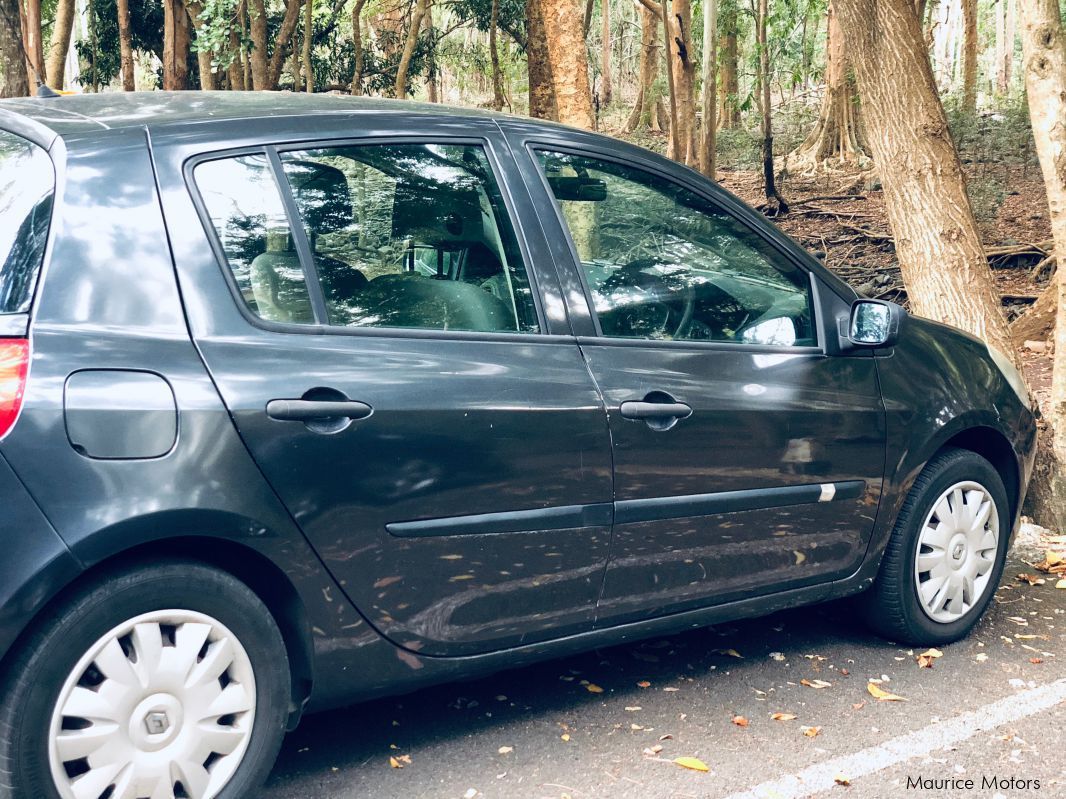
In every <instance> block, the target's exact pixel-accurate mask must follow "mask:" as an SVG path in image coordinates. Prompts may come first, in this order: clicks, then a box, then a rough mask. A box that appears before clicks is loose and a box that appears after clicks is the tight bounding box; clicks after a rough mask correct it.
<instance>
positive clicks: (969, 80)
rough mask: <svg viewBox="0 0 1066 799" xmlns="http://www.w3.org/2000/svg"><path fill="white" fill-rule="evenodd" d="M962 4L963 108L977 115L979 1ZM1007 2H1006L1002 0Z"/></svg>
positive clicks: (1001, 0) (964, 1)
mask: <svg viewBox="0 0 1066 799" xmlns="http://www.w3.org/2000/svg"><path fill="white" fill-rule="evenodd" d="M961 2H962V26H963V37H962V106H963V109H964V110H965V111H967V112H968V113H970V114H976V113H977V0H961ZM1000 2H1005V0H1000Z"/></svg>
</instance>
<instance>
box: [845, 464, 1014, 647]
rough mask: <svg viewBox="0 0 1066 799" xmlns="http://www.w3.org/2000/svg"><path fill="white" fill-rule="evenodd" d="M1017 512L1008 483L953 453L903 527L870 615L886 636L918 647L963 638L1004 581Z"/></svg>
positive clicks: (924, 479)
mask: <svg viewBox="0 0 1066 799" xmlns="http://www.w3.org/2000/svg"><path fill="white" fill-rule="evenodd" d="M1009 539H1010V512H1009V504H1008V501H1007V492H1006V490H1005V489H1004V487H1003V481H1002V480H1001V479H1000V476H999V474H998V473H997V472H996V470H995V469H994V468H993V467H992V465H991V464H990V463H989V462H988V461H986V460H985V459H984V458H982V457H981V456H980V455H977V454H975V453H973V452H970V451H968V450H958V449H953V450H947V451H945V452H943V453H941V454H939V455H937V456H936V457H935V458H934V459H933V460H931V461H930V462H929V463H928V464H927V465H926V467H925V468H924V469H923V470H922V473H921V474H920V475H919V476H918V479H917V480H916V481H915V483H914V486H913V487H912V488H911V492H910V494H909V495H908V497H907V500H906V501H905V502H904V504H903V508H902V509H901V511H900V514H899V517H898V519H897V521H896V526H895V529H894V530H893V532H892V538H891V539H890V541H889V544H888V547H887V548H886V550H885V554H884V557H883V558H882V561H881V570H880V573H879V574H878V577H877V581H876V582H875V583H874V586H873V588H872V589H871V590H870V591H869V592H868V593H867V594H866V595H864V597H863V600H862V608H863V611H864V615H865V617H866V619H867V621H868V623H869V624H870V626H871V627H873V628H874V629H875V630H876V631H877V632H878V633H880V634H882V635H884V636H885V637H887V638H891V639H893V640H896V641H901V642H905V643H909V644H916V645H933V644H944V643H949V642H951V641H955V640H958V639H959V638H962V637H963V636H965V635H966V634H967V633H969V632H970V630H971V629H972V628H973V626H974V625H975V624H977V621H978V620H979V619H980V617H981V614H982V613H984V611H985V608H987V607H988V604H989V602H991V601H992V597H993V595H994V594H995V591H996V587H997V586H998V585H999V580H1000V577H1001V576H1002V574H1003V564H1004V561H1005V560H1006V554H1007V546H1008V543H1009Z"/></svg>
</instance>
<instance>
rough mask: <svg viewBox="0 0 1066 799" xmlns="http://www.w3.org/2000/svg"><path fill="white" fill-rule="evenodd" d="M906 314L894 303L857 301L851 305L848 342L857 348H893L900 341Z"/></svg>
mask: <svg viewBox="0 0 1066 799" xmlns="http://www.w3.org/2000/svg"><path fill="white" fill-rule="evenodd" d="M906 314H907V312H906V311H904V310H903V308H901V307H900V306H899V305H896V304H895V303H894V302H886V301H884V300H866V299H860V300H855V302H853V303H852V304H851V319H850V320H849V322H848V336H847V338H848V341H850V342H851V343H852V344H853V345H854V346H856V347H891V346H892V345H894V344H895V343H896V341H897V340H898V339H899V330H900V326H901V324H902V323H903V319H904V317H905V316H906Z"/></svg>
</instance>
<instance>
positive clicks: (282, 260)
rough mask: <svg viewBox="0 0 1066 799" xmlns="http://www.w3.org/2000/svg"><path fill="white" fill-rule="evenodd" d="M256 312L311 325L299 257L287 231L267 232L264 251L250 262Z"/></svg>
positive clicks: (274, 319) (268, 318)
mask: <svg viewBox="0 0 1066 799" xmlns="http://www.w3.org/2000/svg"><path fill="white" fill-rule="evenodd" d="M250 269H251V275H250V278H251V284H252V296H253V297H254V299H255V309H256V313H257V314H258V315H259V317H260V318H261V319H265V320H266V321H268V322H288V323H290V324H314V322H315V314H314V311H313V310H312V308H311V300H310V298H309V297H308V294H307V284H306V283H305V282H304V272H303V267H302V266H301V264H300V257H299V256H298V255H297V254H296V251H295V249H294V248H293V246H292V236H291V235H289V232H288V231H287V230H286V231H274V232H270V233H267V250H266V252H264V253H261V254H260V255H257V256H256V257H255V259H254V260H253V261H252V263H251V268H250Z"/></svg>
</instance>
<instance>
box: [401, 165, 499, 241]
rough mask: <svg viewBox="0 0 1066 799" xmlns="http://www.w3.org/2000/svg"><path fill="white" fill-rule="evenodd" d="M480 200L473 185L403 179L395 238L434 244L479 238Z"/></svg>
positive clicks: (480, 228)
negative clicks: (460, 186)
mask: <svg viewBox="0 0 1066 799" xmlns="http://www.w3.org/2000/svg"><path fill="white" fill-rule="evenodd" d="M482 228H483V224H482V220H481V200H480V197H479V196H478V193H477V191H476V190H474V189H468V190H466V191H462V190H461V189H459V188H458V187H457V186H455V185H452V184H450V185H448V186H438V185H436V184H434V183H430V182H428V181H427V182H425V183H423V182H421V181H417V182H414V181H411V182H408V181H400V182H399V183H397V184H396V196H395V199H394V200H393V206H392V238H393V240H394V241H396V240H402V239H406V238H412V239H414V240H415V242H416V243H418V244H429V245H432V246H435V247H440V246H446V245H448V244H450V243H453V244H460V243H464V242H470V241H480V240H481V239H482V238H483V236H484V231H483V229H482Z"/></svg>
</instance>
